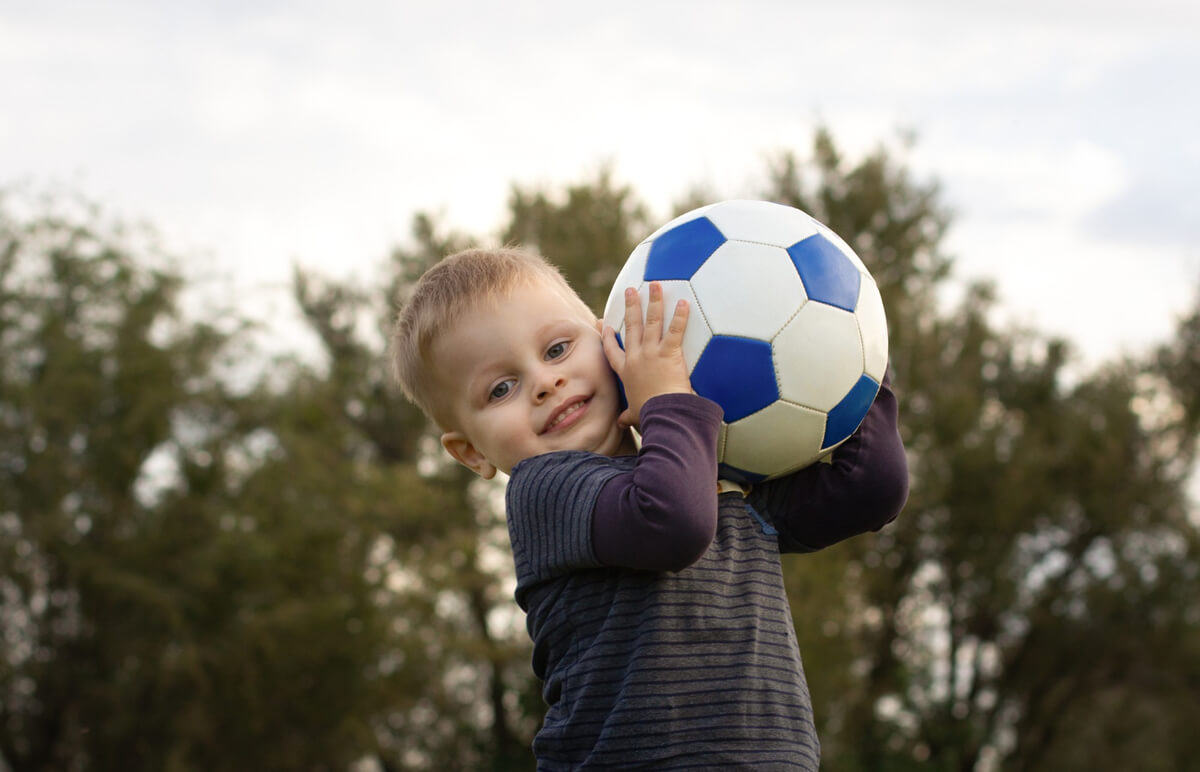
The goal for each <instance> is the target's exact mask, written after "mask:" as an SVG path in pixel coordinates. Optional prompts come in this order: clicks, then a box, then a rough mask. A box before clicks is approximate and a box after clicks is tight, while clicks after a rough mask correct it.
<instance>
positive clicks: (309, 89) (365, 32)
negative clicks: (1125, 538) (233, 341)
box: [0, 0, 1200, 361]
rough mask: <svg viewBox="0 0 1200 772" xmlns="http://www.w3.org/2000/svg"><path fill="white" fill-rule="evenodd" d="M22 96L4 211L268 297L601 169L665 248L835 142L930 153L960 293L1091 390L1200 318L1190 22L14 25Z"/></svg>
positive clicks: (930, 17)
mask: <svg viewBox="0 0 1200 772" xmlns="http://www.w3.org/2000/svg"><path fill="white" fill-rule="evenodd" d="M0 73H2V74H0V187H2V186H8V185H12V184H18V183H29V184H34V185H37V186H44V185H58V186H64V187H67V188H69V189H73V190H78V191H81V192H83V193H85V194H86V195H88V196H89V197H91V198H94V199H96V200H99V201H100V202H102V203H103V204H105V205H106V206H107V208H108V209H109V210H110V211H112V212H113V213H114V214H117V215H120V216H122V217H126V218H131V219H146V220H149V221H150V222H152V223H153V224H154V225H155V226H156V227H157V228H158V229H159V230H160V231H161V232H162V234H163V235H164V237H165V240H166V242H167V244H168V245H169V246H170V247H171V248H172V249H173V250H174V251H176V252H180V253H183V254H186V255H190V256H193V257H194V258H195V259H196V260H197V261H201V262H203V261H210V262H211V267H213V268H215V269H217V270H221V271H228V272H229V273H230V274H233V275H235V276H236V277H237V281H238V283H239V285H240V286H243V287H247V288H257V289H256V290H255V291H257V292H259V293H260V295H261V293H263V292H264V290H263V288H264V287H281V286H283V285H284V284H285V283H286V281H287V279H288V276H289V273H290V269H291V266H292V264H293V263H295V262H298V263H300V264H301V265H304V266H308V267H313V268H318V269H320V270H322V271H324V272H326V273H329V274H331V275H335V276H348V275H352V276H356V277H358V278H360V279H364V280H366V279H370V278H371V277H372V276H375V275H376V274H375V273H373V272H374V271H375V270H376V269H377V267H378V266H379V265H380V264H381V263H382V260H383V258H384V256H385V254H386V253H387V251H388V248H389V246H391V245H393V244H395V243H397V242H400V241H403V240H404V239H405V238H406V237H407V233H408V227H409V222H410V219H411V217H412V215H413V213H415V212H417V211H421V210H427V211H434V212H438V213H441V214H442V215H443V216H444V219H445V221H446V222H447V223H448V224H450V225H452V226H454V227H456V228H459V229H462V230H466V231H469V232H473V233H481V234H482V233H488V232H492V231H494V230H495V229H496V228H497V227H498V226H499V225H500V223H501V219H502V216H503V212H504V206H505V199H506V195H507V192H508V189H509V186H510V184H511V183H513V182H517V183H521V184H524V185H533V184H546V185H550V186H557V185H563V184H568V183H572V182H576V181H579V180H580V179H582V178H584V177H586V176H589V175H591V174H593V173H594V172H595V171H596V170H597V169H598V168H599V167H600V166H601V165H602V164H604V163H611V164H612V166H613V169H614V172H615V175H616V177H617V179H618V181H619V182H623V183H628V184H630V185H631V186H633V187H634V189H635V190H636V191H638V193H639V194H640V195H641V196H642V197H643V198H644V199H645V200H646V202H647V203H648V204H649V205H650V206H651V208H652V210H653V211H654V212H655V216H656V218H657V219H659V220H662V221H665V219H666V217H667V215H668V210H669V208H670V205H671V203H672V202H673V201H674V200H675V199H676V198H678V197H679V196H680V195H681V194H682V193H684V192H685V191H686V190H687V189H688V188H690V187H692V186H694V185H696V184H703V185H707V186H709V187H710V188H711V189H713V190H714V191H716V192H717V193H719V194H720V195H721V197H738V196H744V195H748V194H752V193H754V192H755V191H754V188H753V186H755V185H756V184H760V183H761V180H762V177H763V169H764V159H765V158H767V157H768V156H770V155H771V154H773V153H776V152H778V151H780V150H795V151H798V152H801V153H803V152H805V151H807V149H808V147H809V142H810V140H811V137H812V132H813V129H814V127H815V126H816V125H818V124H819V123H824V124H825V125H828V126H829V127H830V128H831V129H832V131H833V134H834V136H835V139H836V140H837V141H839V142H840V143H841V144H842V145H843V146H844V148H845V149H846V150H847V151H848V152H849V153H850V154H851V155H852V156H853V155H858V154H861V153H863V152H866V151H868V150H870V149H871V148H873V147H874V146H876V145H877V144H878V143H880V142H890V141H891V140H892V139H893V138H894V137H895V136H896V132H897V130H898V129H911V130H913V131H915V132H916V135H917V137H918V142H917V145H916V147H915V149H914V150H913V151H912V153H911V154H910V156H909V159H908V160H909V162H910V164H911V165H912V167H913V168H914V170H915V171H916V172H917V173H918V174H919V175H920V176H921V177H923V178H926V179H931V178H935V179H937V180H939V181H940V183H941V185H942V188H943V199H944V201H945V203H947V204H948V205H950V206H951V207H952V208H953V210H954V211H955V213H956V219H955V225H954V228H953V230H952V231H951V234H950V236H949V240H948V243H947V246H948V248H949V250H950V252H951V253H952V254H953V255H954V256H955V257H956V259H957V263H956V264H957V269H958V273H959V274H960V275H961V276H963V277H980V276H982V277H991V278H994V279H995V280H996V282H997V284H998V286H999V289H1000V293H1001V297H1002V300H1003V301H1004V308H1005V309H1006V314H1008V315H1009V316H1011V317H1013V318H1015V319H1019V320H1021V321H1022V322H1024V323H1027V324H1032V325H1034V326H1036V327H1038V328H1039V329H1042V330H1044V331H1046V332H1050V333H1057V334H1061V335H1064V336H1066V337H1068V338H1069V339H1071V340H1072V341H1074V342H1075V343H1076V345H1077V346H1078V347H1079V348H1080V349H1081V351H1082V352H1083V354H1084V355H1085V356H1086V357H1087V358H1088V360H1089V361H1098V360H1099V359H1102V358H1107V357H1109V356H1111V355H1114V354H1116V353H1118V352H1122V351H1128V350H1132V349H1133V348H1135V347H1138V346H1144V345H1146V344H1147V343H1148V342H1153V341H1157V340H1160V339H1163V338H1165V337H1166V336H1167V335H1168V334H1169V332H1170V330H1171V325H1172V320H1173V316H1174V315H1176V314H1178V313H1180V312H1182V311H1183V310H1185V309H1186V308H1188V307H1189V306H1190V305H1191V303H1192V302H1193V301H1194V299H1195V297H1196V293H1197V290H1198V289H1200V194H1198V193H1197V191H1196V186H1197V181H1198V180H1200V129H1198V128H1197V127H1198V126H1200V86H1198V85H1197V81H1198V75H1200V3H1197V2H1195V1H1194V0H1186V1H1185V0H1137V2H1116V1H1114V0H1091V1H1090V2H1084V1H1082V0H1078V1H1076V0H1037V1H1036V2H1035V1H1033V0H1029V1H1026V0H1012V1H1010V2H1005V3H994V4H988V5H987V7H982V6H980V4H970V3H961V2H949V0H917V1H913V0H910V1H909V2H906V3H892V2H882V1H881V2H874V1H871V0H844V1H843V2H839V3H837V4H834V3H804V2H795V1H792V2H784V1H780V2H773V1H771V2H769V1H766V0H763V1H761V2H740V3H739V2H730V1H728V0H727V1H726V2H709V1H708V0H688V1H687V2H676V1H675V0H670V1H665V2H654V0H640V1H639V2H625V1H624V0H617V1H616V2H608V3H602V4H592V3H588V4H583V3H571V2H565V1H564V0H558V1H557V2H551V1H547V0H529V1H524V2H523V1H522V0H509V1H508V2H504V3H484V2H476V3H441V4H436V7H435V4H434V3H431V2H420V3H415V2H405V1H404V0H390V1H389V0H360V1H358V2H340V3H336V4H335V3H332V2H254V0H242V1H240V2H229V1H227V0H217V1H210V2H205V3H186V4H185V3H163V2H133V1H131V0H124V1H121V0H116V1H111V0H110V1H108V2H99V3H96V2H76V3H68V2H56V1H55V0H43V1H41V2H36V3H32V2H25V1H24V0H0ZM248 297H249V295H248ZM283 306H286V303H285V304H283ZM248 310H249V309H248Z"/></svg>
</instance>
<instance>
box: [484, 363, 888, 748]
mask: <svg viewBox="0 0 1200 772" xmlns="http://www.w3.org/2000/svg"><path fill="white" fill-rule="evenodd" d="M720 419H721V411H720V408H719V407H717V406H716V405H715V404H713V403H711V402H709V401H708V400H704V399H702V398H700V397H697V396H695V395H685V394H680V395H663V396H660V397H656V398H654V399H652V400H649V401H648V402H647V403H646V405H645V406H644V408H643V410H642V415H641V431H642V437H643V443H642V447H641V450H640V451H639V453H638V455H637V456H622V457H617V458H608V457H605V456H598V455H596V454H592V453H586V452H582V451H566V452H560V453H549V454H545V455H542V456H537V457H535V458H532V459H526V460H525V461H522V462H521V463H520V464H518V465H517V466H516V468H515V469H514V470H513V474H512V477H511V479H510V481H509V487H508V491H507V494H506V503H507V509H508V524H509V534H510V538H511V540H512V545H513V554H514V559H515V562H516V570H517V590H516V598H517V602H518V604H519V605H520V606H521V608H522V609H524V610H525V612H526V624H527V627H528V629H529V633H530V636H531V638H532V639H533V643H534V657H533V666H534V671H535V673H536V674H537V675H538V677H539V678H541V679H542V680H543V682H544V683H543V695H544V697H545V699H546V702H547V704H548V706H549V709H548V711H547V714H546V720H545V723H544V725H543V727H542V729H541V731H539V732H538V735H537V737H536V738H535V740H534V751H535V755H536V756H537V759H538V768H539V769H545V770H557V769H564V770H565V769H592V768H597V769H598V768H611V767H614V766H628V765H639V764H640V765H646V767H647V768H653V769H704V768H710V769H726V770H727V769H737V768H739V767H741V768H747V769H814V770H815V769H816V768H817V766H818V763H819V743H818V741H817V736H816V732H815V729H814V725H813V720H812V709H811V701H810V698H809V694H808V687H807V683H806V681H805V678H804V669H803V666H802V664H801V660H800V652H799V649H798V647H797V645H796V636H795V631H794V629H793V626H792V618H791V613H790V609H789V607H788V602H787V597H786V594H785V593H784V588H783V579H782V572H781V571H780V564H779V556H780V554H781V552H783V551H809V550H812V549H818V548H820V547H823V546H825V545H827V544H830V543H833V542H835V541H838V540H840V539H843V538H846V537H848V536H851V535H853V534H855V533H861V532H863V531H866V530H871V529H877V528H879V527H881V526H882V525H884V524H885V523H886V522H888V521H890V520H891V519H892V518H894V517H895V516H896V514H897V513H898V512H899V510H900V508H901V507H902V506H903V503H904V500H905V498H906V496H907V485H908V483H907V465H906V463H905V461H904V450H903V445H902V444H901V442H900V438H899V434H898V432H897V431H896V404H895V397H894V396H893V395H892V393H891V390H890V388H888V385H887V383H886V382H885V386H884V388H883V389H881V391H880V394H879V396H878V397H877V398H876V401H875V404H874V405H873V406H872V408H871V411H869V412H868V415H867V418H866V419H864V421H863V425H862V426H861V427H860V428H859V430H858V431H857V432H856V433H855V434H854V435H853V436H852V437H851V438H850V439H849V440H848V441H847V442H846V443H844V444H843V445H842V446H840V447H839V448H838V449H837V450H836V451H835V452H834V454H833V457H832V458H831V462H832V463H818V464H814V465H812V466H810V467H807V468H805V469H803V470H800V471H799V472H797V473H794V474H792V475H789V476H787V477H785V478H781V479H779V480H772V481H768V482H765V483H761V484H759V485H757V486H755V487H754V488H753V489H752V490H751V491H750V493H749V495H748V496H745V497H743V496H742V495H741V494H740V493H723V494H718V492H717V479H716V478H717V464H716V437H717V432H718V429H719V425H720Z"/></svg>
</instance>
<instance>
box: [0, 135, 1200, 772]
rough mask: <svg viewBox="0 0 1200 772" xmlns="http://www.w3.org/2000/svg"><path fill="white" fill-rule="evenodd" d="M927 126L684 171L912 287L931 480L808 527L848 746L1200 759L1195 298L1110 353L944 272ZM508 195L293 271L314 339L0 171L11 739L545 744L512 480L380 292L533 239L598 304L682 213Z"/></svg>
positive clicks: (77, 766) (169, 762)
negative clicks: (457, 256) (1149, 343)
mask: <svg viewBox="0 0 1200 772" xmlns="http://www.w3.org/2000/svg"><path fill="white" fill-rule="evenodd" d="M903 154H904V147H903V146H899V147H888V146H884V147H881V148H880V149H879V150H878V151H877V152H875V153H873V154H871V155H869V156H867V157H865V158H860V159H854V160H852V161H851V160H847V159H845V158H843V157H842V156H841V154H840V153H839V151H838V149H837V146H836V143H835V142H834V140H833V138H832V137H830V136H829V135H828V134H826V133H825V132H818V133H817V135H816V136H815V137H814V140H813V142H812V145H811V148H810V149H808V150H806V151H805V152H804V153H803V154H802V155H801V154H796V153H793V152H785V153H781V154H780V155H779V156H777V157H775V158H773V159H771V160H770V161H769V162H768V163H767V165H766V168H765V169H764V172H763V174H762V184H761V187H760V188H759V189H758V190H752V191H720V192H708V191H706V192H697V193H692V194H689V197H688V198H687V199H686V200H681V202H680V203H679V206H678V209H679V210H684V209H687V208H691V206H693V205H695V204H696V203H698V202H700V201H704V200H716V199H719V198H728V197H732V196H735V195H752V196H758V197H762V198H769V199H773V200H777V201H781V202H784V203H788V204H792V205H795V206H799V207H801V208H803V209H805V210H807V211H809V212H811V213H812V214H814V215H815V216H817V217H818V218H819V219H822V220H824V221H825V222H827V223H828V224H829V225H830V226H831V227H833V229H834V230H835V231H837V232H838V233H840V234H841V235H842V236H843V237H844V238H845V239H846V240H847V241H848V242H850V244H851V245H852V246H853V247H854V248H855V249H856V251H858V253H859V254H860V256H862V258H863V260H864V261H865V262H866V263H867V265H868V267H869V268H870V269H871V271H872V273H873V274H874V276H875V278H876V279H877V281H878V283H879V285H880V288H881V290H882V293H883V297H884V302H885V305H886V307H887V310H888V317H889V329H890V333H891V352H892V362H893V365H894V367H895V387H896V391H897V393H898V395H899V397H900V400H901V419H902V424H903V426H902V429H903V432H904V435H905V441H906V445H907V448H908V450H909V457H910V464H911V472H912V482H913V485H912V496H911V498H910V501H909V504H908V507H907V509H906V511H905V512H904V513H903V514H902V515H901V517H900V518H899V520H897V521H896V522H895V523H894V524H893V525H892V526H890V527H888V528H887V529H885V530H884V531H883V532H881V533H880V534H877V535H876V534H871V535H866V536H862V537H858V538H856V539H853V540H850V541H849V542H846V543H844V544H841V545H837V546H835V547H833V548H830V549H828V550H825V551H823V552H821V553H817V554H814V555H807V556H796V557H793V558H790V559H788V560H787V561H786V570H787V573H788V576H787V580H788V584H789V589H790V593H791V597H792V607H793V611H794V615H795V621H796V629H797V632H798V634H799V636H800V643H801V650H802V652H803V654H804V658H805V663H806V668H807V673H808V677H809V681H810V685H811V687H812V691H813V698H814V703H815V710H816V717H817V721H818V724H819V727H820V733H821V738H822V743H823V747H824V763H823V767H824V768H827V769H830V770H863V771H864V772H865V771H866V770H872V771H873V770H905V769H910V768H911V769H918V768H919V769H944V770H974V769H979V770H987V769H1013V770H1043V769H1044V770H1050V769H1055V770H1057V769H1081V768H1088V769H1131V768H1137V769H1142V770H1176V769H1190V768H1197V762H1196V761H1195V759H1197V758H1200V738H1198V737H1197V735H1196V733H1195V732H1194V731H1192V728H1191V726H1192V723H1193V722H1194V717H1195V716H1196V715H1200V575H1198V574H1200V544H1198V543H1197V540H1198V519H1200V514H1198V513H1197V510H1196V503H1195V501H1191V500H1189V498H1188V496H1187V485H1188V481H1189V475H1190V474H1191V471H1192V470H1193V469H1194V466H1195V460H1196V459H1195V453H1196V449H1197V436H1198V431H1200V399H1198V397H1197V394H1200V391H1198V390H1197V388H1196V386H1195V384H1196V383H1197V379H1198V377H1200V304H1198V306H1197V308H1196V310H1195V311H1193V313H1192V314H1191V315H1189V316H1188V317H1186V318H1184V319H1181V320H1180V323H1179V326H1178V331H1177V335H1176V336H1175V337H1174V338H1173V339H1172V340H1169V341H1164V342H1163V343H1162V345H1161V346H1160V347H1159V348H1157V349H1156V350H1154V351H1150V352H1146V353H1145V355H1144V356H1141V357H1140V358H1137V359H1133V358H1127V359H1121V360H1119V361H1113V362H1109V363H1106V364H1104V365H1102V366H1099V367H1096V368H1093V369H1090V370H1085V369H1084V368H1082V367H1081V366H1080V365H1079V363H1078V362H1077V361H1076V360H1075V359H1074V358H1073V356H1072V352H1071V347H1070V342H1069V341H1062V340H1054V339H1050V338H1048V337H1046V336H1044V335H1042V334H1040V333H1039V332H1038V331H1036V330H1028V329H1014V328H1011V327H1004V326H1001V325H998V324H997V323H996V321H995V319H996V317H997V314H995V313H993V311H994V310H995V308H996V303H997V300H996V298H995V297H994V295H993V292H992V290H991V289H990V287H989V286H987V285H986V284H977V285H971V286H966V287H963V286H962V285H961V283H956V282H954V281H953V274H952V267H953V261H952V259H951V256H949V255H946V254H945V253H944V252H943V248H942V239H943V235H944V234H945V232H946V229H947V228H948V227H949V225H950V222H951V218H950V215H949V214H948V212H947V211H946V210H945V208H944V206H943V204H942V203H941V201H940V198H939V192H938V189H937V186H936V183H934V182H929V181H922V180H917V179H914V178H913V177H912V175H911V174H910V173H909V171H908V170H907V169H906V167H905V165H904V155H903ZM508 205H509V206H508V209H509V213H508V221H507V223H506V224H505V225H504V227H503V228H502V229H501V230H500V232H499V233H496V234H491V235H487V234H478V235H477V234H461V233H454V232H450V231H448V230H447V229H446V228H445V227H444V226H443V224H441V223H439V222H438V221H437V219H436V218H434V217H432V216H430V215H428V214H418V215H416V216H415V217H414V219H413V223H412V237H411V239H410V240H409V242H408V243H407V244H404V245H402V246H399V247H398V248H397V249H396V251H395V252H394V254H393V255H391V258H390V261H389V263H388V268H387V271H386V275H384V276H381V277H379V281H378V284H377V286H373V287H368V288H363V287H359V286H353V285H351V284H349V283H345V282H339V281H333V280H330V279H328V278H327V277H322V276H318V275H314V274H312V273H309V272H304V271H298V272H297V275H296V278H295V282H294V298H295V303H296V308H297V311H298V316H299V317H300V318H301V319H302V320H303V322H304V324H305V326H306V328H307V329H308V330H309V331H310V332H311V334H312V335H313V338H314V339H315V340H316V341H317V342H318V344H319V351H320V356H319V357H318V358H317V359H316V361H313V359H312V358H311V357H300V356H298V355H295V354H291V353H288V352H283V353H282V354H272V355H267V354H264V353H263V352H262V351H261V350H260V349H259V348H256V347H255V346H254V345H253V344H252V341H253V340H254V338H253V336H252V334H253V319H252V318H251V315H250V314H249V313H247V312H245V311H237V310H234V309H225V310H223V311H222V312H221V313H209V314H207V315H206V314H200V315H199V316H200V318H196V317H197V314H195V313H184V312H183V310H182V309H181V301H180V296H181V293H182V292H185V291H186V290H187V280H186V279H185V276H186V275H187V272H186V271H185V270H184V269H183V268H182V267H181V266H179V265H177V264H173V263H172V262H171V260H170V259H169V257H168V256H165V255H163V254H161V250H160V249H159V248H158V247H157V246H156V245H155V243H154V242H153V240H152V239H144V238H141V237H140V236H139V235H138V234H136V233H134V232H131V231H129V230H128V229H123V228H121V227H119V225H118V224H114V223H112V222H109V221H107V220H106V219H105V218H104V217H103V215H102V214H100V213H98V212H96V211H94V210H90V209H87V208H83V209H79V208H75V209H70V210H69V211H68V213H67V214H65V215H64V214H62V213H56V212H55V210H54V208H53V207H41V208H38V207H33V208H30V207H27V206H17V205H15V204H14V203H13V201H11V199H0V427H2V431H0V647H2V648H0V770H3V769H9V770H14V772H16V771H21V772H24V771H25V770H39V771H40V770H109V769H120V770H143V769H144V770H191V769H206V770H208V769H215V770H221V769H228V770H243V769H260V770H346V769H355V770H364V771H365V770H400V769H437V770H443V769H487V770H525V769H530V768H532V759H531V756H530V754H529V750H528V748H529V742H530V738H531V737H532V735H533V733H534V732H535V731H536V728H537V726H538V724H539V722H540V719H541V714H542V709H543V708H542V701H541V696H540V691H539V684H538V683H537V682H536V681H535V679H533V677H532V675H531V673H530V667H529V657H530V652H529V646H528V641H527V636H526V633H525V631H524V626H523V625H524V620H523V617H522V615H521V613H520V611H519V610H518V609H517V608H516V607H515V604H514V603H513V601H512V589H513V581H512V576H511V573H512V569H511V557H510V556H509V554H508V544H507V532H506V530H505V527H504V521H503V513H502V511H501V508H500V502H499V498H498V496H499V490H500V488H499V487H498V486H497V485H496V484H494V483H486V482H483V481H479V480H474V479H471V477H470V476H469V475H468V474H467V473H464V470H460V469H459V468H458V467H456V466H455V465H453V464H449V463H447V462H446V461H445V460H444V459H443V458H442V457H441V454H440V448H439V447H438V445H437V443H436V441H435V435H434V433H433V431H432V430H431V427H429V426H428V425H427V424H426V422H425V421H424V419H423V418H422V416H421V415H420V414H419V413H418V412H417V411H415V410H414V409H413V408H412V407H411V406H409V405H407V404H406V403H405V402H404V401H403V400H402V399H400V397H399V396H398V394H396V393H395V391H394V390H393V389H392V387H391V385H390V383H389V376H388V373H387V364H386V357H385V354H384V341H385V340H386V331H387V326H388V325H389V323H390V319H391V316H392V314H393V313H394V307H395V302H403V298H404V297H405V292H406V288H407V287H409V286H411V283H412V281H413V280H414V279H415V278H416V276H418V275H419V274H420V273H421V271H423V270H424V268H425V267H427V266H428V265H430V264H431V263H432V262H433V261H435V260H436V259H438V258H439V257H441V256H442V255H444V254H446V253H448V252H450V251H454V250H456V249H458V248H461V247H463V246H466V245H468V244H471V243H475V242H477V241H479V242H496V241H499V242H519V243H523V244H527V245H530V246H533V247H536V248H538V249H540V250H541V251H543V252H544V253H545V254H547V255H548V256H550V257H551V258H552V259H555V260H556V261H557V262H559V264H560V265H561V266H562V267H563V269H564V271H565V272H566V273H567V274H568V276H569V277H570V279H571V280H572V282H573V284H574V285H575V286H576V287H577V288H578V289H579V290H580V292H581V294H582V295H583V296H584V297H585V299H587V300H588V302H589V303H591V304H592V306H593V308H595V309H596V310H597V311H598V312H599V311H600V310H601V305H602V303H603V302H604V299H605V298H606V296H607V294H608V290H609V287H610V286H611V282H612V280H613V278H614V277H615V275H616V272H617V270H618V269H619V267H620V265H621V264H622V263H623V261H624V259H625V257H626V256H627V255H628V253H629V251H630V250H631V249H632V248H633V246H634V245H635V244H636V243H637V242H638V241H639V240H640V239H641V238H642V237H643V236H644V235H645V234H646V233H648V232H649V231H650V230H652V229H653V227H654V226H655V225H656V224H657V223H656V222H655V221H653V220H652V218H651V217H650V215H649V214H648V208H647V206H646V205H645V204H644V203H643V202H641V201H640V199H639V198H638V196H637V194H636V192H635V191H633V190H631V189H629V188H628V187H626V186H623V185H621V184H619V183H618V182H617V181H615V180H614V179H613V176H612V174H611V173H610V172H609V171H607V170H601V171H600V172H599V173H597V174H596V175H594V177H593V178H591V179H586V180H583V181H580V182H578V183H575V184H571V185H567V186H565V187H563V188H562V189H544V188H527V187H523V186H521V185H519V184H518V185H515V186H514V187H513V189H512V191H511V194H510V197H509V202H508ZM948 290H955V291H953V292H951V291H948Z"/></svg>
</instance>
